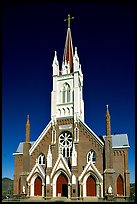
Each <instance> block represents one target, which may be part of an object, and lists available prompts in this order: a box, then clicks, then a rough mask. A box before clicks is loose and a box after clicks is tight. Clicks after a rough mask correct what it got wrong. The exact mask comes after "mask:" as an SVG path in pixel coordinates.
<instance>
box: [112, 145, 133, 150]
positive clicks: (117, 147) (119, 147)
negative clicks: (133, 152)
mask: <svg viewBox="0 0 137 204" xmlns="http://www.w3.org/2000/svg"><path fill="white" fill-rule="evenodd" d="M115 148H116V149H121V148H122V149H123V148H124V149H125V148H130V146H129V145H127V146H126V145H125V146H114V147H112V149H115Z"/></svg>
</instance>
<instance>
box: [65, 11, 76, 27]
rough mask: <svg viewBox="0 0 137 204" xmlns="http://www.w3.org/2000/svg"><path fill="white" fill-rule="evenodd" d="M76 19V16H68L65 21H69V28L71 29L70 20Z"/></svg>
mask: <svg viewBox="0 0 137 204" xmlns="http://www.w3.org/2000/svg"><path fill="white" fill-rule="evenodd" d="M72 19H74V16H73V17H71V18H70V14H68V18H67V19H64V21H68V28H70V20H72Z"/></svg>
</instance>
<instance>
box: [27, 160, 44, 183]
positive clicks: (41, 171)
mask: <svg viewBox="0 0 137 204" xmlns="http://www.w3.org/2000/svg"><path fill="white" fill-rule="evenodd" d="M36 170H38V171H37V172H38V173H39V174H41V175H42V177H43V178H45V171H44V169H43V167H42V166H41V165H40V164H38V163H37V162H36V164H35V165H34V167H33V168H32V170H31V172H30V174H29V175H28V177H27V181H29V179H30V178H31V176H32V175H33V173H35V172H36Z"/></svg>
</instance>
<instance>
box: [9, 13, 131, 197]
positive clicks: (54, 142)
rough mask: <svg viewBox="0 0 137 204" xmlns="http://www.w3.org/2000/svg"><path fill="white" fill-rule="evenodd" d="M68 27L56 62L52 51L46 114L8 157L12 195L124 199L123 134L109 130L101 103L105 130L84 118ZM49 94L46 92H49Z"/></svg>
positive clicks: (125, 146) (126, 187)
mask: <svg viewBox="0 0 137 204" xmlns="http://www.w3.org/2000/svg"><path fill="white" fill-rule="evenodd" d="M66 20H67V21H68V28H67V35H66V42H65V48H64V54H63V61H62V65H61V67H60V66H59V62H58V58H57V52H56V51H55V54H54V58H53V62H52V68H53V75H52V77H53V87H52V91H51V118H50V120H49V123H48V124H47V125H46V128H45V129H44V130H42V132H41V134H40V135H38V137H37V140H36V141H31V138H30V119H29V115H28V116H27V121H26V138H24V142H20V143H19V145H18V147H17V150H16V151H15V152H14V153H13V156H14V194H17V195H22V194H24V195H26V196H28V197H34V196H41V197H45V198H46V199H51V198H54V197H67V198H69V199H72V200H74V199H75V200H80V199H81V200H83V199H84V198H87V197H96V198H97V199H108V200H109V199H112V198H115V199H118V198H123V199H126V198H128V197H129V196H130V173H129V170H128V149H129V147H130V146H129V141H128V135H127V134H114V135H112V134H111V121H110V113H109V108H108V105H106V133H104V136H98V135H97V134H96V133H95V132H93V131H92V129H91V128H90V127H89V126H88V125H87V124H86V123H85V122H84V118H85V116H84V99H83V73H82V66H81V64H80V60H79V56H78V51H77V47H75V48H73V44H72V36H71V29H70V20H71V17H70V15H68V19H66ZM49 97H50V96H49Z"/></svg>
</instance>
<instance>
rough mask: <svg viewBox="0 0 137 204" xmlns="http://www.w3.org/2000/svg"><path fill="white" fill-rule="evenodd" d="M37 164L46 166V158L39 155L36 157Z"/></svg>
mask: <svg viewBox="0 0 137 204" xmlns="http://www.w3.org/2000/svg"><path fill="white" fill-rule="evenodd" d="M38 163H39V164H46V158H45V155H44V154H40V155H39V157H38Z"/></svg>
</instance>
